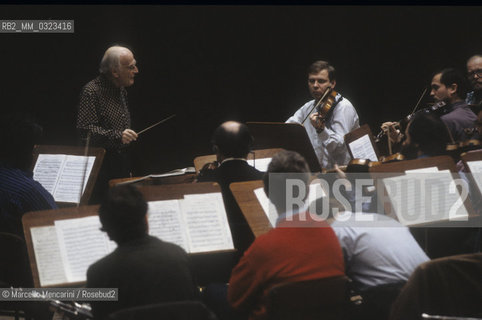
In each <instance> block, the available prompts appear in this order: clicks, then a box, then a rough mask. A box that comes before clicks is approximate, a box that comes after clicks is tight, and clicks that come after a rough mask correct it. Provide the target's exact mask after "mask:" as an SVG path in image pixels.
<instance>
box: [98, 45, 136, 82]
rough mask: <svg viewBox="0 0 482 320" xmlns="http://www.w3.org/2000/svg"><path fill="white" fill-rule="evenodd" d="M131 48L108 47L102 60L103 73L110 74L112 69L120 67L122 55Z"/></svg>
mask: <svg viewBox="0 0 482 320" xmlns="http://www.w3.org/2000/svg"><path fill="white" fill-rule="evenodd" d="M126 51H129V49H127V48H125V47H121V46H113V47H110V48H109V49H107V50H106V51H105V53H104V56H103V57H102V60H101V61H100V66H99V72H100V73H101V74H105V75H109V74H110V73H111V72H112V69H118V68H119V67H120V56H121V55H122V54H123V53H124V52H126Z"/></svg>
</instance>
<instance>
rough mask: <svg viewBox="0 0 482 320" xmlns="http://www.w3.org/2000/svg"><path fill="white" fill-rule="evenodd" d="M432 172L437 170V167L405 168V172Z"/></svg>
mask: <svg viewBox="0 0 482 320" xmlns="http://www.w3.org/2000/svg"><path fill="white" fill-rule="evenodd" d="M434 172H439V170H438V168H437V167H427V168H420V169H411V170H405V173H434Z"/></svg>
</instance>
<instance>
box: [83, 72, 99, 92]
mask: <svg viewBox="0 0 482 320" xmlns="http://www.w3.org/2000/svg"><path fill="white" fill-rule="evenodd" d="M100 88H101V79H100V76H98V77H96V78H94V79H92V80H90V81H89V82H87V83H86V84H85V85H84V86H83V87H82V93H94V92H97V91H99V90H100Z"/></svg>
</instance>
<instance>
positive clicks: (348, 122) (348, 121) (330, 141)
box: [318, 99, 359, 153]
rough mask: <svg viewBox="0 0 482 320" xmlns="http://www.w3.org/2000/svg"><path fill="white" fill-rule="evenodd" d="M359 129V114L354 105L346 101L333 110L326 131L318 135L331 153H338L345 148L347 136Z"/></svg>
mask: <svg viewBox="0 0 482 320" xmlns="http://www.w3.org/2000/svg"><path fill="white" fill-rule="evenodd" d="M358 127H359V119H358V114H357V113H356V110H355V108H354V107H353V105H352V104H351V103H350V102H348V101H347V100H346V99H345V101H342V102H340V104H339V105H338V106H337V107H336V108H335V109H334V110H333V115H332V118H331V120H328V122H327V123H326V125H325V129H324V130H323V131H321V132H320V133H319V134H318V137H319V140H320V143H321V145H322V146H323V147H324V148H326V150H327V151H328V152H330V153H336V152H337V151H338V150H340V149H342V148H344V145H345V140H344V137H345V134H347V133H349V132H350V131H352V130H353V129H356V128H358Z"/></svg>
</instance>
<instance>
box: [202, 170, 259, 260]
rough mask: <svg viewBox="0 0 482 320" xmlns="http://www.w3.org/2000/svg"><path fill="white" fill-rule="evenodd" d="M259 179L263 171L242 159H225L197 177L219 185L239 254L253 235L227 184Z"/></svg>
mask: <svg viewBox="0 0 482 320" xmlns="http://www.w3.org/2000/svg"><path fill="white" fill-rule="evenodd" d="M261 179H263V172H261V171H259V170H257V169H255V168H254V167H252V166H250V165H249V164H248V163H247V162H246V161H243V160H229V161H226V162H224V163H222V164H221V165H220V166H219V167H218V168H216V169H214V170H206V171H204V172H201V174H200V175H199V177H198V181H199V182H205V181H215V182H217V183H219V185H220V186H221V192H222V194H223V199H224V206H225V208H226V214H227V215H228V220H229V226H230V228H231V234H232V236H233V242H234V247H235V248H236V249H238V252H239V253H240V254H241V255H242V254H243V252H244V251H245V250H246V249H247V248H248V247H249V246H250V245H251V243H252V242H253V241H254V235H253V233H252V232H251V229H250V228H249V225H248V223H247V222H246V219H245V218H244V215H243V213H242V212H241V209H240V208H239V206H238V204H237V202H236V200H235V199H234V197H233V194H232V193H231V190H230V189H229V184H230V183H232V182H242V181H251V180H261Z"/></svg>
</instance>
